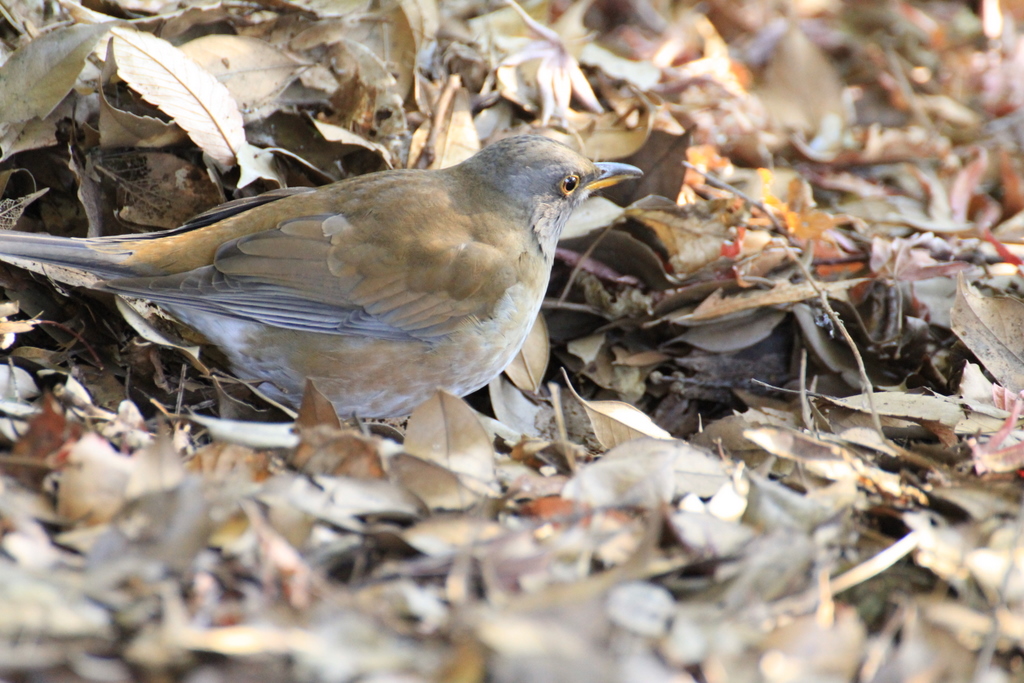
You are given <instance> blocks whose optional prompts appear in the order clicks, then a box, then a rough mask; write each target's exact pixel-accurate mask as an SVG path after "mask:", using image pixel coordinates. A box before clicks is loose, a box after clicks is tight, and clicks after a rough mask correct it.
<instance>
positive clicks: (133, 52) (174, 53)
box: [110, 27, 245, 168]
mask: <svg viewBox="0 0 1024 683" xmlns="http://www.w3.org/2000/svg"><path fill="white" fill-rule="evenodd" d="M110 32H111V34H113V52H114V56H115V58H116V59H117V72H118V75H119V76H120V77H121V78H123V79H124V80H125V81H126V82H127V83H128V84H129V85H130V86H131V87H132V89H134V90H135V91H136V92H138V93H139V94H140V95H142V98H143V99H144V100H146V101H147V102H149V103H151V104H153V105H156V106H157V107H159V108H160V110H161V111H163V112H164V113H165V114H167V115H168V116H170V117H171V118H172V119H174V122H175V123H177V124H178V125H179V126H181V127H182V128H183V129H184V130H185V132H187V133H188V135H189V137H190V138H192V140H193V141H194V142H195V143H196V144H197V145H199V147H200V148H201V149H202V150H203V151H204V152H206V153H207V154H208V155H210V157H211V158H212V159H214V160H215V161H216V162H217V163H218V164H220V165H221V166H222V167H223V168H231V167H232V166H234V165H235V163H236V159H235V155H236V154H237V153H238V152H239V150H241V148H242V146H243V145H244V144H245V129H244V128H243V126H242V114H241V113H240V112H239V111H238V104H237V103H236V102H235V100H234V99H233V98H232V97H231V93H230V92H229V91H228V89H227V88H226V87H224V85H223V84H221V83H219V82H218V81H217V79H216V78H214V77H213V75H211V74H210V73H209V72H208V71H206V70H205V69H203V68H202V67H201V66H199V65H198V64H196V63H195V62H194V61H193V60H191V59H189V58H188V57H187V56H185V54H184V53H182V51H181V50H179V49H178V48H176V47H174V46H173V45H171V44H170V43H168V42H167V41H166V40H163V39H161V38H157V37H156V36H153V35H150V34H148V33H141V32H139V31H135V30H133V29H130V28H125V27H117V28H113V29H111V30H110Z"/></svg>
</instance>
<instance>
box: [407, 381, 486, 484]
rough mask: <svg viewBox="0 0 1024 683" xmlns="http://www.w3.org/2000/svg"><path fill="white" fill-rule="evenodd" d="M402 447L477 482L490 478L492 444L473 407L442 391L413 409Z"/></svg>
mask: <svg viewBox="0 0 1024 683" xmlns="http://www.w3.org/2000/svg"><path fill="white" fill-rule="evenodd" d="M405 450H406V452H407V453H410V454H411V455H415V456H417V457H420V458H422V459H424V460H427V461H429V462H432V463H435V464H437V465H440V466H441V467H444V468H447V469H448V470H450V471H452V472H454V473H456V474H460V475H466V476H468V477H470V478H472V479H475V480H476V481H478V482H482V483H485V484H489V483H491V482H493V481H494V448H493V447H492V446H491V440H490V439H489V438H488V436H487V431H486V430H485V429H484V427H483V425H481V424H480V420H478V419H477V417H476V413H475V412H473V409H472V408H470V407H469V406H468V405H466V402H465V401H463V400H462V399H460V398H458V397H456V396H452V395H451V394H449V393H447V392H445V391H439V392H437V393H436V394H434V396H433V398H431V399H430V400H429V401H427V402H426V403H424V404H423V405H421V406H420V407H419V408H417V409H416V410H414V411H413V413H412V415H411V416H410V417H409V426H408V428H407V430H406V434H405Z"/></svg>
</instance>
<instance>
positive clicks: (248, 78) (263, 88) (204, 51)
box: [179, 35, 304, 118]
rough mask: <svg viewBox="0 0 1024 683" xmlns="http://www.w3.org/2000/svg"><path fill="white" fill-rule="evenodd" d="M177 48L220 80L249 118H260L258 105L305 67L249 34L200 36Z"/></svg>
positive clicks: (266, 100)
mask: <svg viewBox="0 0 1024 683" xmlns="http://www.w3.org/2000/svg"><path fill="white" fill-rule="evenodd" d="M179 49H180V50H181V51H182V53H184V54H185V56H187V57H189V58H190V59H193V60H195V62H196V63H197V64H198V65H199V66H200V67H202V68H203V69H205V70H206V71H208V72H209V73H210V74H212V75H213V76H214V77H215V78H216V79H217V80H218V81H220V82H221V83H223V84H224V85H225V86H226V87H227V89H228V92H230V93H231V96H232V97H234V99H235V102H237V103H238V106H239V107H241V109H242V111H243V113H244V114H245V115H246V116H248V117H250V118H254V117H259V118H263V117H264V116H265V115H266V113H265V112H262V111H260V108H261V107H262V106H263V105H266V104H268V103H270V102H271V101H272V100H273V99H274V98H275V97H276V96H277V95H279V94H280V93H281V91H283V90H284V89H285V88H286V87H288V84H289V83H291V82H292V81H293V80H294V79H295V78H296V76H297V75H298V72H299V70H300V69H301V68H302V67H303V66H304V65H303V64H302V63H301V62H299V61H297V60H296V59H294V58H293V57H291V56H290V55H287V54H285V53H283V52H281V51H280V50H278V49H277V48H275V47H274V46H272V45H270V44H269V43H266V42H264V41H262V40H259V39H257V38H250V37H248V36H233V35H208V36H202V37H201V38H196V39H195V40H190V41H189V42H187V43H185V44H184V45H182V46H181V47H180V48H179Z"/></svg>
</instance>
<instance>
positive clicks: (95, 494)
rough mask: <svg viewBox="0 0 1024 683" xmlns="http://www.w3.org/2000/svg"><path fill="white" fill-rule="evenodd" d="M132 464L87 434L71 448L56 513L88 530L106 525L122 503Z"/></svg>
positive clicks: (102, 441)
mask: <svg viewBox="0 0 1024 683" xmlns="http://www.w3.org/2000/svg"><path fill="white" fill-rule="evenodd" d="M134 469H135V461H134V460H132V459H131V458H128V457H126V456H124V455H122V454H120V453H118V452H117V451H115V450H114V449H113V447H112V446H111V445H110V442H108V441H107V440H106V439H104V438H102V437H100V436H99V435H97V434H93V433H88V434H85V435H83V436H82V438H81V439H79V440H78V441H76V442H75V443H74V445H72V446H71V448H70V450H69V451H68V454H67V465H66V467H65V468H64V470H63V471H62V472H61V477H60V495H59V496H58V497H57V513H58V514H60V515H61V516H62V517H64V518H65V519H67V520H70V521H73V522H80V523H83V524H86V525H89V526H94V525H97V524H102V523H104V522H108V521H110V520H111V519H112V518H113V517H114V515H115V514H116V513H117V511H118V510H120V509H121V506H122V505H123V504H124V501H125V489H126V487H127V486H128V482H129V480H130V478H131V476H132V472H133V470H134Z"/></svg>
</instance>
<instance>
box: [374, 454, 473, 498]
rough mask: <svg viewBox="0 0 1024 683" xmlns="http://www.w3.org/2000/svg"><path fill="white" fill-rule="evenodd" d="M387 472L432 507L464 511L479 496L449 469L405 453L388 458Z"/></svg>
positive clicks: (397, 482)
mask: <svg viewBox="0 0 1024 683" xmlns="http://www.w3.org/2000/svg"><path fill="white" fill-rule="evenodd" d="M388 473H389V474H390V475H391V479H392V481H394V482H395V483H396V484H399V485H401V486H402V487H403V488H404V489H405V490H407V491H410V492H411V493H413V494H415V496H416V497H417V498H419V499H420V500H421V501H423V503H424V504H425V505H426V506H427V507H428V508H430V509H431V510H466V509H468V508H471V507H473V506H474V505H476V504H477V503H478V502H479V501H480V498H481V496H480V494H479V493H477V492H476V491H475V490H473V489H470V488H469V487H467V486H465V485H464V484H463V483H462V481H460V479H459V476H458V475H457V474H456V473H454V472H452V471H451V470H450V469H447V468H445V467H442V466H440V465H438V464H437V463H434V462H431V461H429V460H424V459H423V458H417V457H416V456H413V455H409V454H407V453H398V454H397V455H394V456H392V457H391V458H389V459H388Z"/></svg>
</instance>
